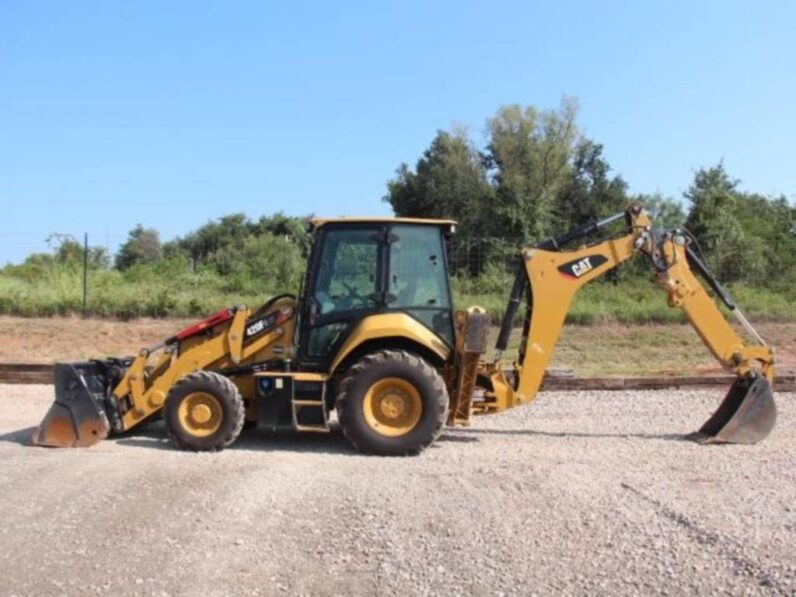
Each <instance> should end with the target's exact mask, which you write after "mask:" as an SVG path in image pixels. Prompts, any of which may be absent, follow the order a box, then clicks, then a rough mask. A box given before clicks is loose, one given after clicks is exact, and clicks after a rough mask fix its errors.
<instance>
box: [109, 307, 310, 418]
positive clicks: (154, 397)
mask: <svg viewBox="0 0 796 597" xmlns="http://www.w3.org/2000/svg"><path fill="white" fill-rule="evenodd" d="M277 310H281V311H282V313H283V316H284V317H285V318H286V319H285V320H284V321H283V322H282V323H281V324H279V326H277V327H276V328H274V329H273V330H271V331H270V332H268V333H265V334H263V335H262V336H260V337H259V338H256V339H255V340H254V341H252V342H250V343H249V344H248V345H247V346H243V331H244V328H245V325H246V320H247V319H249V317H251V315H252V311H251V310H249V309H247V308H240V309H238V310H237V311H236V313H235V315H234V317H233V318H232V320H231V321H230V322H227V323H225V324H222V325H220V326H217V327H218V328H219V329H218V330H217V331H215V332H214V335H213V336H211V337H207V336H206V335H203V334H202V335H199V336H196V337H193V338H189V339H187V340H186V341H184V342H182V343H180V350H179V354H177V351H175V350H171V349H170V348H167V349H166V350H164V352H163V353H162V354H161V355H160V356H159V357H158V359H157V361H156V362H157V364H156V366H155V368H154V369H153V370H152V371H153V373H152V374H150V375H149V376H147V375H146V374H145V373H146V368H147V364H148V361H149V358H150V355H149V353H147V352H146V351H142V352H141V354H139V356H138V357H136V358H135V360H134V361H133V363H132V364H131V365H130V367H129V368H128V370H127V373H126V374H125V376H124V377H123V378H122V380H121V381H120V382H119V384H118V385H117V386H116V388H114V390H113V395H114V396H115V397H116V398H117V400H119V401H120V402H125V401H127V400H130V401H131V402H132V408H130V409H129V410H128V411H127V412H126V413H124V414H123V415H122V425H123V427H124V429H130V428H132V427H134V426H135V425H136V424H138V423H140V422H141V421H142V420H144V419H145V418H147V417H149V416H150V415H152V414H154V413H156V412H157V411H159V410H160V409H162V408H163V405H164V403H165V400H167V399H168V398H167V397H168V393H169V391H170V390H171V388H172V387H173V386H174V384H175V383H177V382H178V381H179V380H180V379H182V378H183V377H185V376H186V375H188V374H189V373H191V372H193V371H200V370H207V369H224V368H226V367H232V366H235V365H238V364H240V365H245V364H246V363H248V362H259V361H264V360H267V359H269V358H273V357H274V356H276V354H275V353H274V352H273V347H274V346H275V345H276V344H280V345H283V346H284V345H287V344H290V345H291V349H290V350H291V352H292V344H291V343H292V338H293V330H294V326H295V318H294V310H295V301H294V300H293V299H290V298H284V299H282V300H280V301H277V303H276V304H274V305H273V306H272V308H271V311H270V312H274V311H277ZM233 381H234V382H235V383H236V385H237V386H238V388H239V389H240V391H241V395H242V396H243V397H244V398H247V399H249V400H250V404H252V402H253V400H252V399H253V398H254V392H255V388H254V384H253V382H252V379H251V376H242V377H241V378H236V379H235V380H233ZM246 415H247V418H249V419H252V418H254V417H255V416H256V412H255V411H254V410H253V408H250V409H248V410H247V413H246Z"/></svg>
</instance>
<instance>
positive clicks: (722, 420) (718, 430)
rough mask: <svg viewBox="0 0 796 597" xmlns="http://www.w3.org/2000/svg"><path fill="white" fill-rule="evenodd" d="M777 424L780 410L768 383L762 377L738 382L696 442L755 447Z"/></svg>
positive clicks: (745, 378)
mask: <svg viewBox="0 0 796 597" xmlns="http://www.w3.org/2000/svg"><path fill="white" fill-rule="evenodd" d="M776 421H777V407H776V405H775V404H774V396H773V394H772V392H771V386H770V385H769V383H768V380H767V379H766V378H765V377H763V376H762V375H757V376H755V377H753V378H752V377H743V378H738V379H736V380H735V382H734V383H733V384H732V386H731V387H730V391H729V392H728V393H727V396H726V397H725V398H724V400H723V401H722V403H721V405H720V406H719V409H718V410H717V411H716V412H715V413H714V414H713V416H712V417H710V419H708V420H707V422H706V423H705V424H704V425H702V428H701V429H700V430H699V431H698V432H697V433H696V434H694V439H696V440H697V441H699V442H703V443H731V444H756V443H757V442H759V441H762V440H764V439H765V438H766V437H768V434H769V433H771V430H772V429H773V428H774V423H776Z"/></svg>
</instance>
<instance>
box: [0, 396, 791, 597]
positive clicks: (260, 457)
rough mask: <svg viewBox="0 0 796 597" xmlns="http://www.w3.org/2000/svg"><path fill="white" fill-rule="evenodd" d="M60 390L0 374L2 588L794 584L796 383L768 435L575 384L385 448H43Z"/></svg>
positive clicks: (698, 404) (783, 588)
mask: <svg viewBox="0 0 796 597" xmlns="http://www.w3.org/2000/svg"><path fill="white" fill-rule="evenodd" d="M51 393H52V388H51V387H50V386H11V385H5V386H0V488H2V490H1V491H0V509H1V511H2V513H3V517H2V525H0V594H1V595H37V596H39V595H81V596H82V595H90V594H107V595H186V596H187V595H190V596H193V595H202V596H203V597H209V596H214V595H279V594H285V595H302V594H303V595H373V594H382V595H455V594H472V595H532V594H538V595H548V594H579V595H585V594H603V595H647V594H663V595H666V594H669V595H675V594H689V595H691V594H732V595H739V594H752V595H758V594H784V595H796V467H795V466H794V459H793V455H794V448H796V434H794V430H796V394H780V395H778V406H779V410H780V412H779V423H778V427H777V428H776V429H775V430H774V432H773V434H772V435H771V436H770V437H769V438H768V440H766V441H765V442H764V443H762V444H760V445H757V446H699V445H696V444H693V443H690V442H686V441H682V439H681V434H682V433H684V432H688V431H693V430H694V429H695V428H696V427H698V426H699V424H700V423H701V422H702V421H703V420H704V419H706V418H707V416H708V415H709V414H710V412H712V410H713V409H714V408H715V406H716V405H717V403H718V400H719V399H720V398H721V395H720V392H719V391H715V392H714V391H707V392H706V391H699V392H696V391H694V392H686V391H679V392H632V393H631V392H623V393H620V392H616V393H614V392H568V393H565V392H561V393H544V394H542V395H541V396H540V397H539V399H538V400H537V401H536V402H535V403H533V404H532V405H530V406H528V407H525V408H521V409H517V410H515V411H512V412H508V413H504V414H502V415H496V416H493V417H488V418H483V419H478V420H476V422H475V424H474V426H473V427H471V428H468V429H451V430H447V431H446V432H445V434H444V435H443V436H442V438H441V439H440V441H439V442H438V443H436V444H435V445H434V446H432V448H430V449H429V450H427V451H426V452H425V453H424V454H423V455H421V456H419V457H416V458H379V457H367V456H362V455H359V454H357V453H354V452H352V450H351V449H349V447H348V445H347V444H346V443H345V441H344V439H343V438H342V436H341V435H340V434H339V433H333V434H331V435H306V436H276V437H275V436H267V435H261V434H258V433H257V432H256V431H249V432H245V433H244V436H243V437H242V438H241V440H240V441H239V442H238V443H237V444H236V446H235V447H233V448H232V449H229V450H227V451H225V452H222V453H219V454H191V453H185V452H178V451H175V450H172V449H171V448H170V447H169V445H168V444H167V443H165V441H164V440H163V439H162V437H163V429H162V427H161V426H160V424H159V423H155V424H152V425H150V426H149V427H148V428H145V429H142V430H140V431H138V432H136V433H134V434H132V435H129V436H125V437H121V438H117V439H115V440H112V441H106V442H103V443H101V444H99V445H97V446H94V447H92V448H88V449H75V450H57V449H46V448H32V447H26V446H25V445H23V443H22V442H23V441H24V440H25V439H26V438H27V437H28V436H29V433H30V428H31V427H32V426H33V425H35V424H37V423H38V421H39V419H40V418H41V416H42V415H43V414H44V412H45V411H46V409H47V407H48V406H49V403H50V400H51Z"/></svg>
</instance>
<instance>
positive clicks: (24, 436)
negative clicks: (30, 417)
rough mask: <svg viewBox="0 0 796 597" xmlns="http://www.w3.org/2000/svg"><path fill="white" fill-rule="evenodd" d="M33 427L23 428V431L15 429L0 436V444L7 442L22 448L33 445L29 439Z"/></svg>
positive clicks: (33, 429)
mask: <svg viewBox="0 0 796 597" xmlns="http://www.w3.org/2000/svg"><path fill="white" fill-rule="evenodd" d="M35 430H36V428H35V427H25V428H24V429H17V430H16V431H10V432H8V433H4V434H3V435H0V442H8V443H10V444H21V445H23V446H31V445H33V444H32V443H31V441H30V438H31V437H33V432H34V431H35Z"/></svg>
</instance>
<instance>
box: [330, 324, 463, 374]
mask: <svg viewBox="0 0 796 597" xmlns="http://www.w3.org/2000/svg"><path fill="white" fill-rule="evenodd" d="M382 338H406V339H408V340H411V341H413V342H416V343H418V344H420V345H422V346H424V347H426V348H428V349H430V350H432V351H433V352H434V353H436V354H437V355H439V357H440V358H441V359H442V360H443V361H447V360H448V357H449V356H450V352H451V351H450V348H448V346H447V345H446V344H445V343H444V342H442V340H440V339H439V338H438V337H437V335H436V334H435V333H434V332H432V331H431V330H429V329H428V328H427V327H426V326H424V325H423V324H422V323H420V322H419V321H417V320H416V319H414V318H413V317H410V316H409V315H407V314H406V313H380V314H378V315H370V316H369V317H366V318H365V319H363V320H362V321H360V322H359V325H357V327H356V328H355V329H354V331H353V332H352V333H351V335H350V336H349V337H348V339H346V341H345V343H344V344H343V346H342V347H341V348H340V350H339V351H338V353H337V357H335V359H334V362H333V363H332V366H331V367H330V372H333V371H335V370H336V369H337V367H338V366H339V365H340V363H342V362H343V359H345V358H346V356H348V355H349V354H350V353H351V352H352V351H353V350H354V349H356V348H357V347H358V346H360V345H362V344H363V343H364V342H367V341H369V340H379V339H382Z"/></svg>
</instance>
